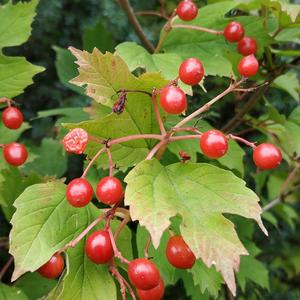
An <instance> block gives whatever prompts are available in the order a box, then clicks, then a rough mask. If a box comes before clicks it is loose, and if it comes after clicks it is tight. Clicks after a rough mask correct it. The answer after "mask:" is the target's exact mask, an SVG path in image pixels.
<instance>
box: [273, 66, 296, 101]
mask: <svg viewBox="0 0 300 300" xmlns="http://www.w3.org/2000/svg"><path fill="white" fill-rule="evenodd" d="M272 85H273V87H276V88H279V89H281V90H283V91H285V92H287V93H288V94H290V95H291V96H292V97H293V99H295V100H296V101H298V102H299V101H300V96H299V92H300V88H299V87H300V81H299V79H298V75H297V73H295V72H293V71H290V72H288V73H286V74H284V75H281V76H279V77H277V78H276V79H275V80H274V82H273V84H272Z"/></svg>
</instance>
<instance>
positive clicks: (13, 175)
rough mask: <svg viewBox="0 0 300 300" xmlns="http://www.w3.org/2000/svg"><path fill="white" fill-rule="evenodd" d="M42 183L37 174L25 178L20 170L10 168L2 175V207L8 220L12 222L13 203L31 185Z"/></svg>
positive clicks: (0, 176) (0, 200)
mask: <svg viewBox="0 0 300 300" xmlns="http://www.w3.org/2000/svg"><path fill="white" fill-rule="evenodd" d="M40 182H42V178H41V177H40V176H38V175H37V174H35V173H30V174H28V175H27V176H26V177H25V176H23V175H22V174H21V172H20V170H19V169H18V168H14V167H9V168H8V169H4V170H2V171H1V173H0V205H1V206H2V211H3V213H4V215H5V217H6V219H7V220H10V219H11V217H12V215H13V213H14V212H15V208H14V207H13V202H14V201H15V200H16V199H17V197H18V196H19V195H20V194H21V193H22V192H23V191H24V190H25V188H27V187H28V186H30V185H33V184H36V183H40Z"/></svg>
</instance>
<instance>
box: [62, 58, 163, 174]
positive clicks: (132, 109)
mask: <svg viewBox="0 0 300 300" xmlns="http://www.w3.org/2000/svg"><path fill="white" fill-rule="evenodd" d="M106 55H110V57H111V58H113V56H112V55H111V54H109V53H107V54H106ZM128 72H129V71H128ZM129 74H130V73H129ZM130 76H133V75H130ZM134 78H135V79H134V81H137V82H138V83H139V89H141V90H145V91H147V92H150V91H151V90H152V88H153V86H156V87H158V88H160V87H162V86H163V85H165V84H166V81H165V80H164V79H162V77H161V76H160V75H159V74H158V73H145V74H143V75H142V76H140V77H139V78H136V77H134ZM116 80H117V79H116ZM123 88H127V86H123ZM64 126H65V127H66V128H68V129H72V128H76V127H80V128H83V129H85V130H86V131H87V132H88V133H89V134H90V135H92V136H94V137H97V138H99V139H101V140H106V139H115V138H120V137H125V136H128V135H137V134H150V133H159V128H158V125H157V121H156V118H155V114H154V112H153V106H152V101H151V97H150V96H149V95H146V94H143V93H128V94H127V100H126V105H125V110H124V112H123V113H121V114H119V115H118V114H114V113H111V114H110V115H107V116H105V117H103V118H98V119H96V120H90V121H86V122H81V123H77V124H64ZM152 145H153V140H152V141H151V140H134V141H130V142H126V143H122V144H119V145H113V146H112V147H111V151H112V156H113V160H114V162H115V163H116V164H117V165H118V167H120V168H122V169H127V168H128V167H130V166H133V165H135V164H136V163H138V162H140V161H141V160H142V159H144V158H145V157H146V155H147V153H148V150H149V148H150V147H151V146H152ZM100 148H101V145H100V144H99V143H95V142H90V143H89V144H88V147H87V149H86V153H87V154H88V156H89V157H93V156H94V155H95V154H96V152H97V151H98V150H99V149H100ZM107 161H108V160H107V155H106V154H104V155H102V156H100V158H99V159H98V160H97V163H98V164H99V165H100V166H102V167H106V168H107Z"/></svg>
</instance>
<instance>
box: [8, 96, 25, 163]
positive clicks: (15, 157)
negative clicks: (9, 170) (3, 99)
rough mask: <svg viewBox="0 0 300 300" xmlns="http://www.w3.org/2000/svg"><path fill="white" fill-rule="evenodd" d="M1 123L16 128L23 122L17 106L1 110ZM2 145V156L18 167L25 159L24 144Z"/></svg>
mask: <svg viewBox="0 0 300 300" xmlns="http://www.w3.org/2000/svg"><path fill="white" fill-rule="evenodd" d="M8 101H10V100H8ZM8 103H10V102H8ZM2 123H3V125H4V126H5V127H6V128H8V129H12V130H16V129H18V128H20V127H21V126H22V124H23V114H22V112H21V111H20V110H19V109H18V108H16V107H13V106H9V107H7V108H6V109H5V110H4V111H3V112H2ZM2 147H3V157H4V159H5V161H6V162H7V163H9V164H10V165H12V166H15V167H18V166H21V165H23V164H24V163H25V161H26V160H27V157H28V153H27V149H26V147H25V146H24V145H22V144H19V143H10V144H6V145H3V146H2Z"/></svg>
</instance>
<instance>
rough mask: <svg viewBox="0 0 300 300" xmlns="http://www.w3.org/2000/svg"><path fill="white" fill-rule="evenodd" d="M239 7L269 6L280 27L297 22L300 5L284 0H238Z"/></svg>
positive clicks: (255, 7)
mask: <svg viewBox="0 0 300 300" xmlns="http://www.w3.org/2000/svg"><path fill="white" fill-rule="evenodd" d="M237 2H238V3H240V5H239V8H241V9H242V10H244V9H246V10H253V9H261V8H262V7H263V6H264V7H266V8H269V9H270V10H271V11H272V12H273V14H274V15H275V16H276V18H277V19H278V21H279V25H280V27H281V28H285V27H288V26H290V25H293V23H299V14H300V5H299V4H293V3H289V1H286V0H247V1H244V0H239V1H237Z"/></svg>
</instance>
